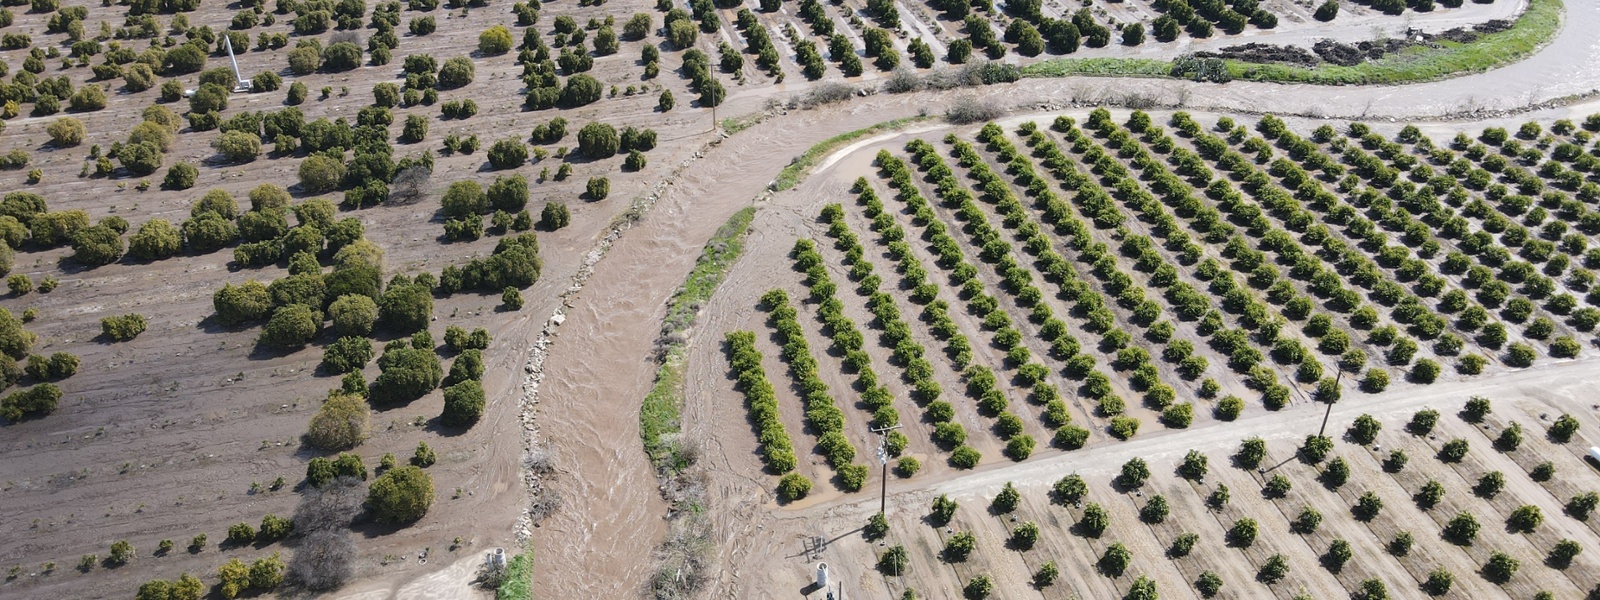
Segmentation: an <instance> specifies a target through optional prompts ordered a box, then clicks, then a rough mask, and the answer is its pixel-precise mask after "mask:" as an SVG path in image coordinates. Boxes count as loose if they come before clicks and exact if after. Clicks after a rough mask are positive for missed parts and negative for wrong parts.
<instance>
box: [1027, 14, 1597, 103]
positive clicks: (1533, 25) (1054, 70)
mask: <svg viewBox="0 0 1600 600" xmlns="http://www.w3.org/2000/svg"><path fill="white" fill-rule="evenodd" d="M1563 10H1565V5H1563V4H1562V0H1530V1H1529V2H1528V9H1527V10H1526V11H1523V13H1522V14H1521V15H1519V16H1518V17H1517V20H1516V22H1515V23H1514V24H1513V25H1512V26H1511V28H1510V29H1507V30H1505V31H1500V32H1496V33H1491V34H1487V35H1484V36H1483V37H1480V38H1478V39H1477V40H1474V41H1472V42H1468V43H1465V44H1463V43H1458V42H1451V41H1447V40H1438V41H1436V43H1437V44H1438V45H1439V47H1437V48H1430V47H1425V46H1414V47H1411V48H1407V49H1406V50H1403V51H1400V52H1397V53H1394V54H1390V55H1388V56H1385V57H1383V58H1380V59H1378V60H1375V61H1370V62H1364V63H1361V64H1359V65H1355V66H1349V67H1344V66H1339V65H1332V64H1322V65H1318V66H1316V67H1311V68H1306V67H1298V66H1293V65H1284V64H1277V63H1255V62H1248V61H1242V60H1230V61H1227V65H1228V72H1229V74H1230V75H1232V76H1233V78H1234V79H1243V80H1249V81H1266V82H1274V83H1309V84H1314V85H1374V84H1386V85H1393V84H1400V83H1414V82H1420V81H1431V80H1436V79H1444V78H1448V77H1452V76H1456V75H1462V74H1467V73H1480V72H1483V71H1487V70H1490V69H1493V68H1496V67H1500V66H1503V65H1507V64H1510V63H1513V62H1516V61H1519V60H1522V59H1523V58H1526V57H1527V56H1528V55H1530V54H1532V53H1533V52H1534V51H1536V50H1538V49H1539V48H1540V47H1542V46H1544V45H1545V44H1546V43H1548V42H1549V41H1550V39H1551V38H1553V37H1555V34H1556V32H1557V31H1559V30H1560V29H1561V13H1562V11H1563ZM1171 73H1172V63H1171V61H1163V60H1151V59H1128V58H1057V59H1053V60H1047V61H1044V62H1039V63H1035V64H1032V65H1029V66H1026V67H1023V69H1022V74H1023V76H1024V77H1065V76H1069V75H1088V76H1115V77H1163V78H1170V77H1172V75H1171Z"/></svg>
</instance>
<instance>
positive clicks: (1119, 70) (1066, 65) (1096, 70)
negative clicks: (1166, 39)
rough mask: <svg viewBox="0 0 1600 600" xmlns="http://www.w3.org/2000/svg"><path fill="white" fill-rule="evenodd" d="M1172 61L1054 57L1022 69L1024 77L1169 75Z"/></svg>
mask: <svg viewBox="0 0 1600 600" xmlns="http://www.w3.org/2000/svg"><path fill="white" fill-rule="evenodd" d="M1171 74H1172V62H1171V61H1165V60H1155V59H1149V58H1055V59H1051V60H1047V61H1044V62H1038V63H1034V64H1031V65H1028V66H1026V67H1023V68H1022V76H1023V77H1066V76H1068V75H1088V76H1098V77H1170V76H1171Z"/></svg>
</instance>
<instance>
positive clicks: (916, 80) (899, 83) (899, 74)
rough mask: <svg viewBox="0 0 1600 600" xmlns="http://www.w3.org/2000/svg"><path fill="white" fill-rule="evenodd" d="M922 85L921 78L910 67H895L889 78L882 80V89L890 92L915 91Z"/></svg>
mask: <svg viewBox="0 0 1600 600" xmlns="http://www.w3.org/2000/svg"><path fill="white" fill-rule="evenodd" d="M921 87H922V78H921V77H918V76H917V74H916V73H915V72H913V71H912V70H911V69H895V71H894V73H891V74H889V80H888V81H885V82H883V91H885V92H889V93H891V94H904V93H906V92H915V91H917V90H918V89H920V88H921Z"/></svg>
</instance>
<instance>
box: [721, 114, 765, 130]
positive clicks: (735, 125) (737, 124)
mask: <svg viewBox="0 0 1600 600" xmlns="http://www.w3.org/2000/svg"><path fill="white" fill-rule="evenodd" d="M765 120H767V117H766V113H759V112H756V113H750V114H748V115H743V116H739V117H728V118H726V119H723V120H722V131H723V132H725V133H727V134H728V135H733V134H735V133H739V132H741V131H744V130H746V129H749V128H751V127H755V126H756V125H757V124H759V123H761V122H762V121H765Z"/></svg>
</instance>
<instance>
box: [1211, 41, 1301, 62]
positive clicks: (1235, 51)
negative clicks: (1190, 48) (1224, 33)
mask: <svg viewBox="0 0 1600 600" xmlns="http://www.w3.org/2000/svg"><path fill="white" fill-rule="evenodd" d="M1195 56H1197V57H1199V58H1220V59H1223V60H1244V61H1249V62H1255V63H1283V64H1289V65H1300V66H1302V67H1315V66H1317V63H1320V62H1322V61H1321V59H1318V58H1317V55H1315V54H1312V53H1311V51H1309V50H1306V49H1305V48H1301V47H1299V46H1277V45H1273V44H1261V43H1250V44H1240V45H1237V46H1227V47H1224V48H1222V49H1220V50H1218V51H1216V52H1196V53H1195Z"/></svg>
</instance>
